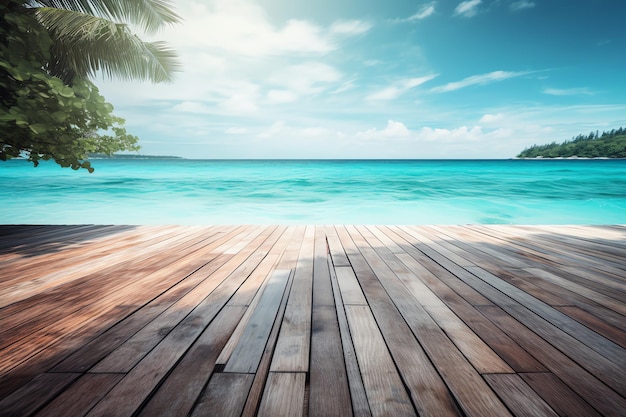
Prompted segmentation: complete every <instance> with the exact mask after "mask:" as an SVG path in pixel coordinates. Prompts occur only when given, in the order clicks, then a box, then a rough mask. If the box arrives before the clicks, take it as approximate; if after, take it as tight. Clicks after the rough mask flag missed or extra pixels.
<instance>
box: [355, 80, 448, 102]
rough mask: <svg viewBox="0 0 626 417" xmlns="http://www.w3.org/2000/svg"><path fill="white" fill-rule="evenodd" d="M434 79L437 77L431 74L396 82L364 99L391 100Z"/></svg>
mask: <svg viewBox="0 0 626 417" xmlns="http://www.w3.org/2000/svg"><path fill="white" fill-rule="evenodd" d="M435 77H437V75H436V74H431V75H426V76H423V77H417V78H408V79H405V80H401V81H397V82H396V83H394V84H393V85H391V86H389V87H387V88H384V89H382V90H379V91H377V92H375V93H372V94H370V95H368V96H367V97H365V99H366V100H369V101H381V100H382V101H386V100H393V99H396V98H398V97H399V96H401V95H402V94H404V93H406V92H407V91H409V90H410V89H412V88H415V87H417V86H419V85H422V84H424V83H426V82H428V81H430V80H432V79H433V78H435Z"/></svg>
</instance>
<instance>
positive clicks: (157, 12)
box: [28, 0, 181, 33]
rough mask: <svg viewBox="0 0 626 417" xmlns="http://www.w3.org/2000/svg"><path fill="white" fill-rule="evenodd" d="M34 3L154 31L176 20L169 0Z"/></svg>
mask: <svg viewBox="0 0 626 417" xmlns="http://www.w3.org/2000/svg"><path fill="white" fill-rule="evenodd" d="M28 3H29V5H30V6H31V7H50V8H56V9H64V10H71V11H75V12H81V13H85V14H89V15H92V16H96V17H103V18H106V19H110V20H113V21H116V22H119V23H131V24H134V25H137V26H138V27H140V28H141V29H142V30H144V31H146V32H149V33H153V32H156V31H157V30H159V29H160V28H162V27H163V25H165V24H172V23H177V22H179V21H180V19H181V18H180V16H179V15H178V14H176V12H174V10H173V8H172V1H170V0H30V1H29V2H28Z"/></svg>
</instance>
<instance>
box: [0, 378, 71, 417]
mask: <svg viewBox="0 0 626 417" xmlns="http://www.w3.org/2000/svg"><path fill="white" fill-rule="evenodd" d="M79 376H80V374H52V373H50V374H40V375H38V376H37V377H35V378H34V379H33V380H31V381H30V382H29V383H28V384H26V385H24V386H22V387H21V388H20V389H18V390H17V391H14V392H13V393H12V394H11V395H9V396H7V397H5V398H3V399H2V401H0V416H7V417H9V416H28V415H31V414H33V413H34V412H36V411H37V410H38V409H40V408H41V407H43V406H44V405H45V404H46V403H47V402H48V401H50V400H52V399H53V398H54V397H56V396H57V395H58V394H59V393H60V392H62V391H63V390H64V389H65V388H66V387H67V386H68V385H70V384H71V383H72V382H74V381H75V380H76V379H77V378H78V377H79Z"/></svg>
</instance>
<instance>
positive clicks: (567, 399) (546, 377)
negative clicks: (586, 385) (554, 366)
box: [519, 372, 600, 417]
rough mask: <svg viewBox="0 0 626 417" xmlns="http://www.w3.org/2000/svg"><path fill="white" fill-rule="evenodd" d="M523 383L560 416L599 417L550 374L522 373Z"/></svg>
mask: <svg viewBox="0 0 626 417" xmlns="http://www.w3.org/2000/svg"><path fill="white" fill-rule="evenodd" d="M519 375H520V376H521V377H522V378H523V379H524V381H526V383H527V384H528V385H529V386H530V387H531V388H532V389H533V390H534V391H535V392H537V394H539V395H540V396H541V398H543V399H544V400H545V402H546V403H548V405H550V407H552V409H553V410H554V411H556V413H557V414H558V415H560V416H568V417H600V414H599V413H598V412H597V411H596V410H594V409H593V408H592V407H591V406H590V405H589V404H587V402H586V401H584V400H583V399H582V398H580V396H578V395H577V394H576V393H575V392H574V391H572V389H571V388H570V387H568V386H567V385H565V384H564V383H563V381H561V380H560V379H559V378H557V377H556V376H555V375H554V374H551V373H543V372H537V373H522V374H519Z"/></svg>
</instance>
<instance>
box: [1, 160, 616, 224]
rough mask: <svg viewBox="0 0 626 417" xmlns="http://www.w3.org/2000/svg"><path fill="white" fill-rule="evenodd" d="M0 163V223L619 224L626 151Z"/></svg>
mask: <svg viewBox="0 0 626 417" xmlns="http://www.w3.org/2000/svg"><path fill="white" fill-rule="evenodd" d="M94 166H95V167H96V171H95V173H93V174H88V173H87V172H86V171H85V172H82V171H79V172H75V171H72V170H69V169H62V168H59V167H57V166H56V165H55V164H52V163H45V164H42V165H41V166H40V167H38V168H33V167H32V165H30V164H29V163H27V162H25V161H16V160H14V161H8V162H3V163H0V198H1V201H2V204H1V206H0V223H3V224H17V223H19V224H22V223H29V224H31V223H35V224H42V223H46V224H77V223H96V224H239V223H262V224H267V223H281V224H297V223H310V224H330V223H359V224H468V223H483V224H615V223H619V224H626V161H625V160H554V161H546V160H541V161H536V160H533V161H530V160H495V161H491V160H490V161H477V160H469V161H458V160H454V161H435V160H424V161H258V160H255V161H206V160H98V161H94Z"/></svg>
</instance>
